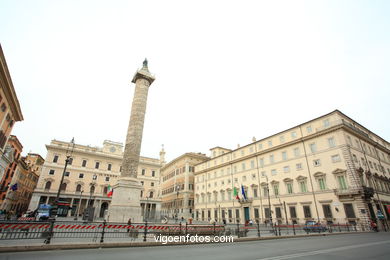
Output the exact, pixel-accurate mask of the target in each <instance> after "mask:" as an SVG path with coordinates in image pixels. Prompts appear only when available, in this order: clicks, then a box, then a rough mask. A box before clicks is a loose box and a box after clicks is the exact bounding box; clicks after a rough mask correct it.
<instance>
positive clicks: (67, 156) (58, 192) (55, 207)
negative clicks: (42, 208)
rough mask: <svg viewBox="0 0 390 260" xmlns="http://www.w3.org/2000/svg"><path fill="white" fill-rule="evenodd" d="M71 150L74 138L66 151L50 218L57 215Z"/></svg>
mask: <svg viewBox="0 0 390 260" xmlns="http://www.w3.org/2000/svg"><path fill="white" fill-rule="evenodd" d="M73 150H74V138H72V140H71V141H70V143H69V144H68V148H67V149H66V159H65V166H64V170H63V172H62V176H61V181H60V185H59V187H58V191H57V196H56V199H55V200H54V204H53V208H52V210H51V212H50V213H51V214H50V218H55V216H56V215H57V213H58V201H59V199H60V193H61V187H62V184H63V182H64V177H65V172H66V168H67V167H68V164H69V162H70V159H71V157H72V154H73Z"/></svg>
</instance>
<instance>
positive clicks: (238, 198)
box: [233, 187, 240, 200]
mask: <svg viewBox="0 0 390 260" xmlns="http://www.w3.org/2000/svg"><path fill="white" fill-rule="evenodd" d="M233 195H234V197H236V199H237V200H240V197H238V191H237V188H236V187H234V189H233Z"/></svg>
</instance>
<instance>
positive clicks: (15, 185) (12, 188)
mask: <svg viewBox="0 0 390 260" xmlns="http://www.w3.org/2000/svg"><path fill="white" fill-rule="evenodd" d="M17 189H18V184H17V183H15V184H14V185H12V186H11V190H12V191H16V190H17Z"/></svg>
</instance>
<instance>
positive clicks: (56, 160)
mask: <svg viewBox="0 0 390 260" xmlns="http://www.w3.org/2000/svg"><path fill="white" fill-rule="evenodd" d="M53 162H54V163H56V162H58V155H54V158H53Z"/></svg>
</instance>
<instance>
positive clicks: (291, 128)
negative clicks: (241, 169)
mask: <svg viewBox="0 0 390 260" xmlns="http://www.w3.org/2000/svg"><path fill="white" fill-rule="evenodd" d="M336 113H338V114H340V115H342V116H344V117H346V118H348V119H349V120H351V121H353V122H354V123H356V124H357V125H359V126H360V127H362V128H363V129H365V130H366V131H368V132H370V133H372V134H373V135H376V136H377V137H379V138H380V139H382V140H383V141H385V142H387V141H386V140H385V139H383V138H382V137H380V136H379V135H377V134H374V133H373V132H372V131H370V130H368V129H367V128H366V127H364V126H363V125H361V124H359V123H358V122H356V121H355V120H354V119H352V118H350V117H349V116H347V115H346V114H344V113H343V112H341V111H340V110H338V109H335V110H333V111H332V112H329V113H327V114H324V115H322V116H318V117H316V118H314V119H310V120H309V121H306V122H304V123H301V124H299V125H296V126H293V127H290V128H288V129H285V130H283V131H280V132H278V133H276V134H273V135H270V136H267V137H265V138H262V139H260V140H257V141H254V142H251V143H249V144H247V145H244V146H241V147H239V148H236V149H234V150H231V151H230V152H228V153H233V152H235V151H237V150H240V149H242V148H244V147H247V146H250V145H253V144H256V143H260V142H263V141H265V140H266V139H268V138H272V137H275V136H277V135H280V134H281V133H284V132H287V131H291V130H293V129H295V128H297V127H301V126H303V125H305V124H308V123H311V122H313V121H315V120H318V119H320V118H323V117H327V116H330V115H332V114H336ZM217 147H218V146H217ZM225 155H226V153H225V154H221V155H218V156H215V157H213V158H210V159H209V160H208V161H210V160H213V159H215V158H218V157H220V156H225ZM200 164H202V163H199V164H197V165H200ZM197 165H196V166H197Z"/></svg>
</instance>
